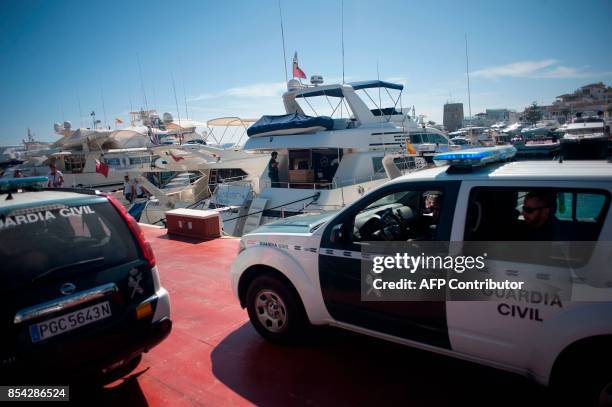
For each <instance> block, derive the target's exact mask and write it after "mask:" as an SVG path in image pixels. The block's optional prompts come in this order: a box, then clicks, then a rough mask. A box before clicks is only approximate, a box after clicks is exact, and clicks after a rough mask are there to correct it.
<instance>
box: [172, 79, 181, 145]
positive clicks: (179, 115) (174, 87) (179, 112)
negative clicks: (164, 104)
mask: <svg viewBox="0 0 612 407" xmlns="http://www.w3.org/2000/svg"><path fill="white" fill-rule="evenodd" d="M170 76H171V77H172V90H173V91H174V104H175V105H176V114H177V115H178V122H179V144H183V126H182V125H181V111H180V110H179V107H178V99H177V98H176V86H175V84H174V74H173V73H170Z"/></svg>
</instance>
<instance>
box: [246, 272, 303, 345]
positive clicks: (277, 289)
mask: <svg viewBox="0 0 612 407" xmlns="http://www.w3.org/2000/svg"><path fill="white" fill-rule="evenodd" d="M246 306H247V311H248V313H249V319H250V320H251V324H253V326H254V327H255V329H256V330H257V332H258V333H259V334H260V335H261V336H262V337H264V338H265V339H267V340H269V341H272V342H277V343H296V342H299V341H301V340H303V339H304V336H305V334H306V330H307V329H306V328H307V327H308V325H309V323H308V318H307V317H306V313H305V311H304V307H303V305H302V303H301V301H300V299H299V296H298V294H297V292H295V289H293V287H290V286H288V284H287V283H285V282H284V281H282V280H281V279H279V278H276V277H274V276H270V275H261V276H259V277H256V278H255V279H254V280H253V281H251V283H250V284H249V287H248V289H247V293H246Z"/></svg>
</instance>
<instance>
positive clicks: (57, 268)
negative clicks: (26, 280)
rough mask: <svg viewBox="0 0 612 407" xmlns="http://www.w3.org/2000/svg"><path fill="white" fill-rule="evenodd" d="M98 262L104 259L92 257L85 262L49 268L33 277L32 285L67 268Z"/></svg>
mask: <svg viewBox="0 0 612 407" xmlns="http://www.w3.org/2000/svg"><path fill="white" fill-rule="evenodd" d="M100 261H104V257H94V258H93V259H86V260H81V261H76V262H74V263H70V264H63V265H61V266H57V267H53V268H50V269H49V270H47V271H45V272H44V273H41V274H39V275H37V276H36V277H34V278H33V279H32V283H33V282H35V281H37V280H40V279H41V278H44V277H46V276H49V275H51V274H53V273H55V272H56V271H60V270H64V269H68V268H71V267H77V266H83V265H85V264H91V263H98V262H100Z"/></svg>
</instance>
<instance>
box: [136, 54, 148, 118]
mask: <svg viewBox="0 0 612 407" xmlns="http://www.w3.org/2000/svg"><path fill="white" fill-rule="evenodd" d="M136 61H138V73H139V74H140V88H141V89H142V97H143V99H144V105H145V109H146V110H147V111H148V110H149V104H148V103H147V92H145V86H144V80H143V79H142V66H141V65H140V55H138V52H137V53H136Z"/></svg>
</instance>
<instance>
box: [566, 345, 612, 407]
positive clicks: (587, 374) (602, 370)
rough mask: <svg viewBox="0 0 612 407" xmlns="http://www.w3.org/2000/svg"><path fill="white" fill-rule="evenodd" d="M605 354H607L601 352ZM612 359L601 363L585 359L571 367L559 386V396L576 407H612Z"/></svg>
mask: <svg viewBox="0 0 612 407" xmlns="http://www.w3.org/2000/svg"><path fill="white" fill-rule="evenodd" d="M601 353H604V354H605V352H601ZM610 361H612V358H609V357H608V358H606V357H602V360H601V361H594V360H593V359H592V358H585V360H584V361H582V362H579V363H573V364H572V365H570V366H571V367H570V369H571V372H566V374H565V377H564V378H563V380H562V382H561V386H559V385H557V393H558V396H561V397H560V399H561V400H565V401H566V402H567V401H568V400H569V401H571V403H572V404H574V405H581V406H591V407H612V370H611V369H610Z"/></svg>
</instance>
